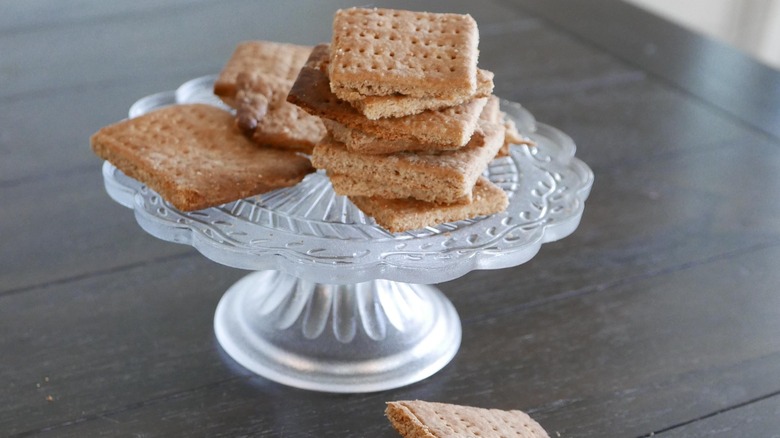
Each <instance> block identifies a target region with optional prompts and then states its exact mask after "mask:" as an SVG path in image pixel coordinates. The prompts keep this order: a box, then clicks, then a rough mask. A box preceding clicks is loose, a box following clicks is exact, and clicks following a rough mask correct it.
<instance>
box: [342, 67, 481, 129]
mask: <svg viewBox="0 0 780 438" xmlns="http://www.w3.org/2000/svg"><path fill="white" fill-rule="evenodd" d="M493 76H494V75H493V73H492V72H489V71H487V70H482V69H477V91H476V92H475V93H474V94H473V95H471V96H459V97H456V98H443V97H410V96H403V95H399V94H393V95H390V96H364V97H363V98H361V99H357V100H354V101H350V103H351V104H352V106H354V107H355V108H357V110H358V111H360V112H361V113H363V115H364V116H366V118H368V119H369V120H377V119H382V118H386V117H403V116H409V115H413V114H419V113H421V112H423V111H425V110H438V109H442V108H447V107H450V106H454V105H460V104H463V103H466V102H468V101H469V100H471V99H474V98H477V97H488V96H490V95H491V94H492V93H493Z"/></svg>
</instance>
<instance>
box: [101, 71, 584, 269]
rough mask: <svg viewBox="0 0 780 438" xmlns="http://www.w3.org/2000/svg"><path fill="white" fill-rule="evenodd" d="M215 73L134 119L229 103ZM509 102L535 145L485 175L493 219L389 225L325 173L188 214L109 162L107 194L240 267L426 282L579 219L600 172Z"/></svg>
mask: <svg viewBox="0 0 780 438" xmlns="http://www.w3.org/2000/svg"><path fill="white" fill-rule="evenodd" d="M214 79H215V76H205V77H202V78H197V79H193V80H191V81H188V82H186V83H184V84H183V85H182V86H181V87H179V88H178V89H177V90H176V91H170V92H163V93H158V94H154V95H151V96H148V97H145V98H143V99H141V100H139V101H138V102H136V103H135V104H134V105H133V106H132V107H131V108H130V117H136V116H138V115H141V114H144V113H146V112H148V111H152V110H154V109H157V108H160V107H163V106H166V105H171V104H176V103H194V102H200V103H209V104H213V105H217V106H222V107H224V105H223V104H222V103H221V102H220V101H219V99H218V98H217V97H215V96H214V95H213V93H212V86H213V82H214ZM501 106H502V109H503V110H504V111H505V112H507V113H508V115H509V116H510V117H511V118H512V120H513V121H514V122H515V123H516V125H517V127H518V130H519V131H520V132H521V133H522V134H524V135H526V136H528V137H530V138H531V139H532V140H533V141H534V142H535V143H536V146H534V147H528V146H522V145H513V146H512V147H511V154H510V156H509V157H506V158H501V159H497V160H494V161H493V162H492V163H491V164H490V166H489V167H488V169H487V170H486V171H485V176H486V177H487V178H489V179H490V180H491V181H492V182H493V183H495V184H496V185H498V186H499V187H501V188H502V189H504V190H505V191H506V192H507V194H508V196H509V207H508V208H507V210H506V211H504V212H502V213H500V214H495V215H492V216H487V217H479V218H475V219H472V220H464V221H459V222H453V223H447V224H442V225H439V226H436V227H428V228H423V229H419V230H413V231H409V232H404V233H396V234H393V233H390V232H388V231H386V230H385V229H383V228H382V227H380V226H378V225H377V224H376V223H375V222H374V220H373V219H372V218H371V217H368V216H366V215H364V214H363V213H362V212H361V211H360V210H358V209H357V208H356V207H355V206H354V205H353V204H352V203H351V202H350V201H349V200H348V199H347V198H346V197H343V196H339V195H336V194H335V193H334V192H333V190H332V188H331V186H330V182H329V181H328V179H327V177H326V176H325V174H324V173H322V172H318V173H314V174H311V175H308V176H307V177H306V178H305V179H304V180H303V181H302V182H301V183H299V184H298V185H296V186H294V187H289V188H284V189H280V190H276V191H273V192H269V193H266V194H263V195H258V196H253V197H250V198H246V199H242V200H239V201H235V202H231V203H228V204H224V205H222V206H219V207H214V208H209V209H205V210H200V211H194V212H181V211H179V210H177V209H176V208H174V207H173V206H171V205H170V204H169V203H168V202H166V201H165V200H163V199H162V198H161V197H160V196H159V195H158V194H157V193H155V192H154V191H152V190H151V189H149V188H148V187H146V186H145V185H143V184H141V183H139V182H138V181H136V180H134V179H132V178H129V177H127V176H125V175H124V174H123V173H122V172H121V171H119V170H118V169H116V168H115V167H114V166H113V165H111V164H110V163H108V162H106V163H104V166H103V176H104V181H105V184H106V189H107V191H108V193H109V194H110V195H111V196H112V198H114V199H115V200H116V201H117V202H119V203H121V204H122V205H125V206H127V207H129V208H132V209H134V210H135V214H136V218H137V220H138V222H139V224H140V225H141V226H142V227H143V228H144V229H145V230H146V231H147V232H149V233H150V234H152V235H154V236H156V237H158V238H160V239H163V240H167V241H171V242H178V243H183V244H189V245H192V246H193V247H195V248H197V249H198V250H199V251H200V252H201V253H203V254H204V255H205V256H207V257H208V258H210V259H212V260H214V261H216V262H219V263H222V264H225V265H227V266H232V267H235V268H243V269H251V270H277V271H281V272H284V273H286V274H289V275H292V276H295V277H298V278H301V279H305V280H310V281H316V282H319V283H329V284H349V283H359V282H364V281H369V280H374V279H387V280H394V281H402V282H408V283H418V284H431V283H439V282H443V281H448V280H452V279H455V278H458V277H460V276H462V275H464V274H466V273H468V272H469V271H471V270H474V269H500V268H506V267H511V266H516V265H519V264H522V263H524V262H526V261H528V260H529V259H531V258H532V257H533V256H534V255H535V254H536V253H537V252H538V251H539V248H540V246H541V245H542V244H543V243H545V242H550V241H554V240H557V239H560V238H563V237H565V236H567V235H569V234H570V233H572V232H573V231H574V230H575V229H576V228H577V226H578V224H579V221H580V218H581V216H582V212H583V208H584V201H585V199H586V198H587V196H588V194H589V192H590V188H591V186H592V184H593V173H592V171H591V170H590V169H589V168H588V166H587V165H586V164H585V163H583V162H582V161H580V160H579V159H577V158H576V157H575V156H574V154H575V151H576V147H575V144H574V142H573V141H572V140H571V138H569V137H568V136H567V135H566V134H564V133H562V132H561V131H559V130H558V129H556V128H554V127H551V126H548V125H545V124H542V123H537V122H536V121H535V120H534V118H533V116H532V115H531V114H530V113H529V112H528V111H526V110H525V109H524V108H523V107H522V106H520V105H519V104H517V103H513V102H509V101H502V102H501Z"/></svg>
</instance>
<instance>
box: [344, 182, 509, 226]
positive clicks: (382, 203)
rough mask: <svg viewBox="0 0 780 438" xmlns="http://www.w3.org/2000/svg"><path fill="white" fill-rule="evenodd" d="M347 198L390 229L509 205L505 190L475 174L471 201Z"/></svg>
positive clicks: (432, 223)
mask: <svg viewBox="0 0 780 438" xmlns="http://www.w3.org/2000/svg"><path fill="white" fill-rule="evenodd" d="M349 199H350V201H352V203H353V204H355V206H356V207H357V208H359V209H360V210H361V211H362V212H363V213H365V214H367V215H369V216H371V217H373V218H374V220H375V221H376V223H377V224H379V225H380V226H382V227H384V228H385V229H387V230H388V231H390V232H392V233H400V232H403V231H409V230H416V229H420V228H425V227H432V226H436V225H439V224H443V223H447V222H456V221H460V220H465V219H473V218H476V217H479V216H486V215H490V214H495V213H499V212H501V211H504V210H505V209H506V207H507V205H509V201H508V198H507V195H506V193H504V191H503V190H501V189H500V188H499V187H497V186H496V185H494V184H493V183H491V182H490V181H489V180H488V179H487V178H485V177H482V176H481V177H479V179H478V180H477V183H476V184H475V185H474V188H473V192H472V194H471V202H468V203H458V204H436V203H431V202H424V201H420V200H417V199H410V198H407V199H384V198H379V197H369V196H350V197H349Z"/></svg>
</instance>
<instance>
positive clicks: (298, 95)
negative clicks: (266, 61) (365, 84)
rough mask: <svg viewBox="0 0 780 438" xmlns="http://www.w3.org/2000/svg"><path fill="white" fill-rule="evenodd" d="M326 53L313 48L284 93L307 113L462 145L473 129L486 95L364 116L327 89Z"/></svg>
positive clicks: (373, 131) (384, 134)
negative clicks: (375, 116) (401, 113)
mask: <svg viewBox="0 0 780 438" xmlns="http://www.w3.org/2000/svg"><path fill="white" fill-rule="evenodd" d="M328 53H329V46H328V45H327V44H321V45H318V46H316V47H315V48H314V50H313V51H312V53H311V56H310V57H309V59H308V60H307V61H306V64H305V65H304V66H303V67H302V68H301V71H300V74H299V75H298V78H297V79H296V80H295V83H294V84H293V86H292V89H291V90H290V93H289V95H288V96H287V100H288V101H289V102H292V103H294V104H296V105H298V106H300V107H301V108H303V109H304V110H306V111H307V112H308V113H309V114H312V115H316V116H320V117H322V118H323V119H330V120H334V121H336V122H339V123H341V124H342V125H345V126H348V127H350V128H352V129H357V130H359V131H362V132H365V133H367V134H370V135H373V136H375V137H377V138H381V139H384V140H399V139H406V140H413V141H419V142H421V143H433V144H444V145H453V146H464V145H465V144H466V143H468V141H469V139H470V138H471V135H472V134H473V133H474V129H476V126H477V120H478V119H479V114H480V113H481V112H482V108H483V107H484V106H485V104H486V102H487V98H477V99H473V100H471V101H469V102H468V103H465V104H461V105H457V106H454V107H449V108H445V109H441V110H437V111H424V112H422V113H420V114H415V115H411V116H404V117H398V118H391V119H379V120H368V119H367V118H366V117H365V116H363V114H362V113H360V112H359V111H358V110H357V109H355V108H354V107H353V106H352V105H350V104H349V103H348V102H346V101H343V100H340V99H338V98H337V97H336V96H335V95H334V94H333V92H331V90H330V81H329V79H328V74H327V64H328V57H329V55H328Z"/></svg>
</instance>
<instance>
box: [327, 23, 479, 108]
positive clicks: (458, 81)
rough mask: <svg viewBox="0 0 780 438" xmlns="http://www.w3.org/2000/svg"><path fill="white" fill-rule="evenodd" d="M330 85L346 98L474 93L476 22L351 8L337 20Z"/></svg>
mask: <svg viewBox="0 0 780 438" xmlns="http://www.w3.org/2000/svg"><path fill="white" fill-rule="evenodd" d="M331 42H332V46H333V51H332V53H331V58H330V61H331V63H330V68H329V69H330V72H329V73H330V78H331V89H332V90H333V92H334V93H335V94H336V96H339V97H340V98H341V99H344V100H355V99H354V97H355V95H357V96H358V98H359V97H360V96H387V95H391V94H396V93H398V94H403V95H405V96H414V97H445V98H454V97H456V96H462V97H465V96H471V95H473V94H474V92H475V91H476V88H477V79H476V77H477V57H478V50H477V45H478V43H479V32H478V30H477V23H476V22H475V21H474V19H473V18H472V17H471V16H469V15H461V14H441V13H430V12H413V11H403V10H393V9H378V8H374V9H366V8H350V9H341V10H339V11H337V12H336V14H335V17H334V19H333V36H332V40H331Z"/></svg>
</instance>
